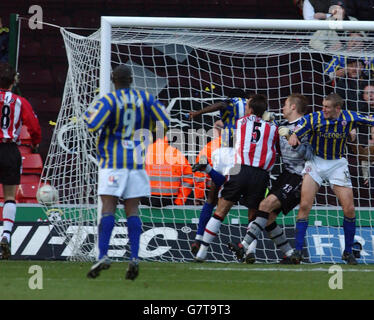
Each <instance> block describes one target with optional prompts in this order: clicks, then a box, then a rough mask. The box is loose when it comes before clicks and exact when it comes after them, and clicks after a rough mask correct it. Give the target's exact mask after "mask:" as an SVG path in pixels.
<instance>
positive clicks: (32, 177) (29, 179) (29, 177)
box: [21, 174, 40, 185]
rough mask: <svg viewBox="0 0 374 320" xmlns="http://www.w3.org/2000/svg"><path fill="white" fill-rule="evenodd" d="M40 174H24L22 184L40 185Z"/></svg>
mask: <svg viewBox="0 0 374 320" xmlns="http://www.w3.org/2000/svg"><path fill="white" fill-rule="evenodd" d="M39 182H40V175H39V174H22V175H21V184H35V185H39Z"/></svg>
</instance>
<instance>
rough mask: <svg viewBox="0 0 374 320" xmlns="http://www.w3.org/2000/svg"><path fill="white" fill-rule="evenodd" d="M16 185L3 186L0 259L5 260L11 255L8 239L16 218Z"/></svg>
mask: <svg viewBox="0 0 374 320" xmlns="http://www.w3.org/2000/svg"><path fill="white" fill-rule="evenodd" d="M16 189H17V185H3V190H4V206H3V221H4V223H3V233H2V235H1V240H0V252H1V259H2V260H7V259H9V257H10V255H11V250H10V242H11V241H10V240H11V239H10V238H11V234H12V229H13V224H14V221H15V218H16V209H17V207H16V202H15V200H14V199H15V194H16Z"/></svg>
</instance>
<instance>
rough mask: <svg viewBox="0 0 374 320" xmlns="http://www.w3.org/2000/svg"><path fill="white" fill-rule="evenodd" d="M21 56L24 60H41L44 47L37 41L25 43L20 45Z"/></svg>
mask: <svg viewBox="0 0 374 320" xmlns="http://www.w3.org/2000/svg"><path fill="white" fill-rule="evenodd" d="M19 55H20V57H21V58H22V59H27V60H28V61H31V60H32V59H37V60H39V59H40V57H41V55H42V47H41V45H40V43H39V42H36V41H33V40H32V41H23V42H22V43H21V45H20V51H19Z"/></svg>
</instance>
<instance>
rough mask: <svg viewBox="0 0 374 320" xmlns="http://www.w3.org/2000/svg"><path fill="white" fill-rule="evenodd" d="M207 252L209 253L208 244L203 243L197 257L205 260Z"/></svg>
mask: <svg viewBox="0 0 374 320" xmlns="http://www.w3.org/2000/svg"><path fill="white" fill-rule="evenodd" d="M207 254H208V246H206V245H205V244H201V245H200V248H199V251H198V252H197V254H196V259H198V260H202V261H203V260H205V258H206V256H207Z"/></svg>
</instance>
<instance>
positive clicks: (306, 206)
mask: <svg viewBox="0 0 374 320" xmlns="http://www.w3.org/2000/svg"><path fill="white" fill-rule="evenodd" d="M318 189H319V184H318V183H317V182H316V181H315V180H314V179H313V178H312V177H311V176H310V175H309V174H305V175H304V179H303V183H302V186H301V200H300V208H299V211H298V213H297V217H296V234H295V250H294V253H293V254H292V256H291V260H292V262H293V263H295V264H297V263H300V262H301V260H302V250H303V247H304V239H305V235H306V230H307V228H308V216H309V212H310V210H311V209H312V206H313V202H314V198H315V196H316V194H317V192H318Z"/></svg>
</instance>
